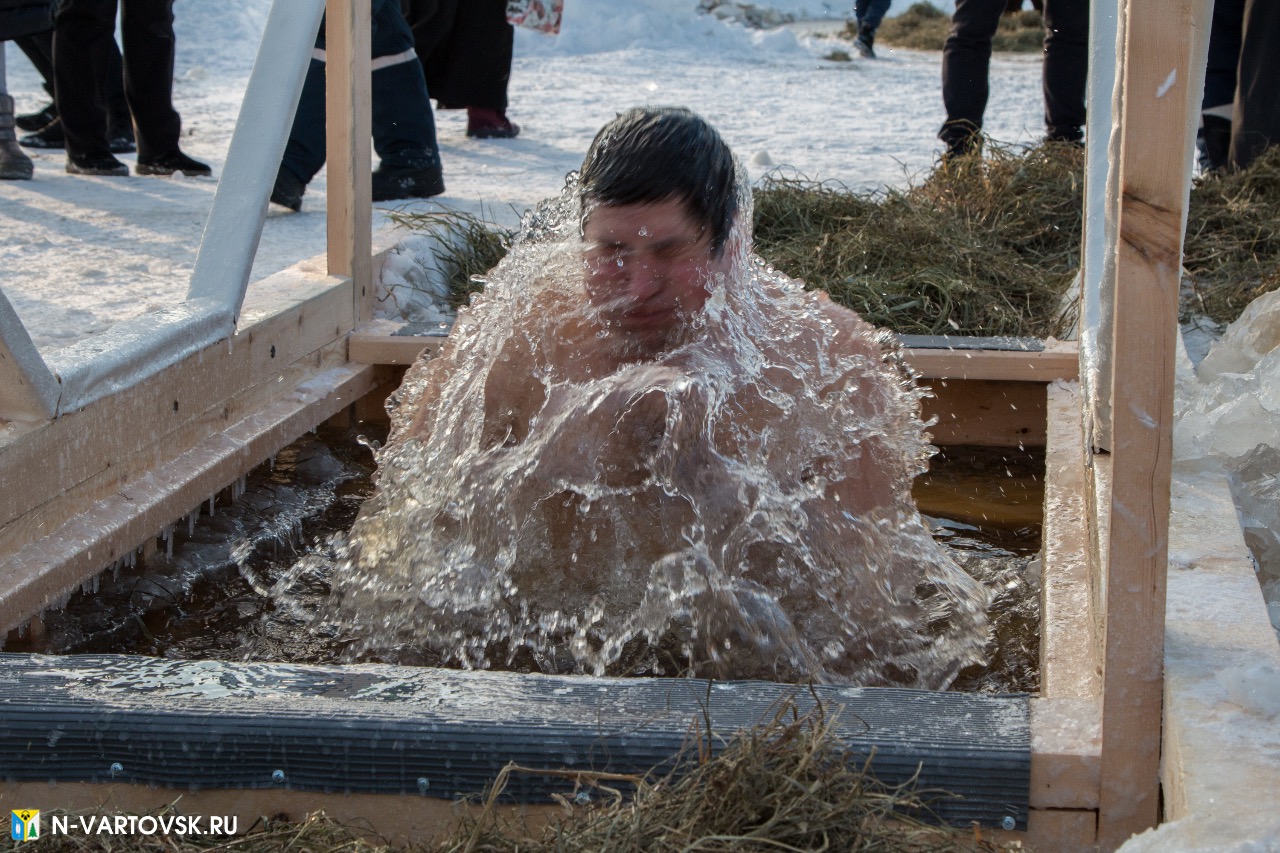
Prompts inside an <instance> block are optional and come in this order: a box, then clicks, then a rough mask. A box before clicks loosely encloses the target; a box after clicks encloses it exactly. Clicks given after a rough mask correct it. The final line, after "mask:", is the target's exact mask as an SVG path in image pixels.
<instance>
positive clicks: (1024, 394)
mask: <svg viewBox="0 0 1280 853" xmlns="http://www.w3.org/2000/svg"><path fill="white" fill-rule="evenodd" d="M925 384H927V385H928V387H929V388H930V390H931V391H932V392H933V396H932V397H927V398H925V399H924V400H923V401H922V405H921V409H922V414H923V416H924V418H925V421H926V422H927V421H929V420H931V419H936V422H935V423H934V425H933V426H931V427H930V428H929V433H930V434H931V435H932V436H933V442H934V444H980V445H986V446H989V447H1043V446H1044V441H1045V416H1046V413H1045V385H1044V383H1043V382H1002V381H998V380H992V379H937V380H930V381H926V383H925Z"/></svg>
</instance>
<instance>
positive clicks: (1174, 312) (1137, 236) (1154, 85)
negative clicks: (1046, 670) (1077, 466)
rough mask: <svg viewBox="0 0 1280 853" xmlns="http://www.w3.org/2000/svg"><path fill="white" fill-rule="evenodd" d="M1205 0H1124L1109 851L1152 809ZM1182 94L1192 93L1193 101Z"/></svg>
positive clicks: (1107, 740)
mask: <svg viewBox="0 0 1280 853" xmlns="http://www.w3.org/2000/svg"><path fill="white" fill-rule="evenodd" d="M1206 6H1207V3H1206V2H1205V0H1127V3H1126V4H1125V8H1124V13H1123V14H1124V20H1123V23H1122V26H1121V31H1122V32H1123V34H1124V42H1125V44H1124V50H1123V57H1124V59H1123V68H1122V72H1121V75H1122V76H1121V79H1122V83H1121V85H1122V86H1123V97H1122V98H1121V99H1120V100H1121V104H1122V108H1121V109H1122V112H1121V116H1120V148H1119V153H1120V166H1119V170H1120V171H1119V181H1118V186H1119V192H1120V199H1119V207H1118V213H1117V222H1116V234H1117V239H1116V242H1115V255H1114V257H1115V270H1116V272H1115V282H1116V286H1115V293H1114V297H1113V298H1114V313H1113V338H1112V352H1111V388H1112V394H1111V432H1112V444H1111V447H1112V488H1111V496H1110V504H1109V506H1106V507H1100V508H1099V511H1100V512H1105V514H1106V516H1107V519H1108V530H1109V535H1108V537H1107V548H1106V552H1105V554H1104V557H1105V570H1106V587H1105V599H1104V600H1105V604H1106V623H1105V635H1104V636H1105V639H1104V650H1103V652H1104V659H1103V660H1104V662H1103V700H1102V701H1103V704H1102V790H1101V792H1100V799H1099V826H1098V838H1099V843H1100V845H1101V847H1102V848H1103V849H1112V848H1114V847H1116V846H1118V845H1119V844H1120V843H1122V842H1123V841H1124V840H1125V839H1126V838H1128V837H1129V836H1130V835H1132V834H1133V833H1135V832H1140V831H1142V830H1144V829H1147V828H1148V827H1151V826H1154V825H1155V823H1156V822H1157V820H1158V819H1159V813H1158V806H1159V770H1160V734H1161V701H1162V694H1163V676H1164V616H1165V573H1166V568H1167V561H1168V528H1169V489H1170V475H1171V462H1172V444H1173V440H1172V432H1173V430H1172V426H1173V376H1174V364H1175V355H1176V347H1177V339H1176V336H1177V334H1178V289H1179V281H1180V271H1181V260H1182V232H1183V228H1184V223H1185V221H1186V206H1187V198H1188V192H1189V186H1190V184H1189V177H1190V167H1191V152H1192V144H1191V142H1192V136H1193V134H1194V126H1195V125H1194V122H1193V120H1192V119H1193V116H1194V114H1195V112H1196V111H1198V108H1199V93H1200V92H1201V90H1202V84H1203V76H1204V63H1203V59H1202V58H1201V57H1202V51H1201V50H1200V48H1201V47H1202V45H1203V43H1204V42H1203V36H1202V35H1199V34H1197V32H1196V28H1197V27H1201V28H1204V29H1207V20H1208V15H1207V10H1206V8H1205V7H1206ZM1193 101H1194V102H1195V103H1193Z"/></svg>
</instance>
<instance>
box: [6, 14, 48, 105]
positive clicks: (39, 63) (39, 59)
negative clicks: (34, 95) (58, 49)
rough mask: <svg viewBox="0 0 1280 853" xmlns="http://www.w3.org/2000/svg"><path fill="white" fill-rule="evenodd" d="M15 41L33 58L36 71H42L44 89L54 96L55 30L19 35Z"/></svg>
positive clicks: (29, 57) (32, 62) (30, 58)
mask: <svg viewBox="0 0 1280 853" xmlns="http://www.w3.org/2000/svg"><path fill="white" fill-rule="evenodd" d="M13 41H14V43H15V44H17V45H18V47H19V48H20V49H21V50H22V52H23V53H25V54H26V55H27V59H29V60H31V64H32V66H34V67H35V69H36V71H38V72H40V78H41V79H42V80H44V90H45V91H46V92H48V93H49V97H53V30H45V31H44V32H42V33H35V34H34V35H29V36H19V37H18V38H16V39H14V40H13Z"/></svg>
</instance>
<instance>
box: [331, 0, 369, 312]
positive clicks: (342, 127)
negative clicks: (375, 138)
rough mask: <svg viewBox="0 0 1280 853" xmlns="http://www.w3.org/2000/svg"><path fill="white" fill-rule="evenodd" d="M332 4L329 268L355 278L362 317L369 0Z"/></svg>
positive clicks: (366, 257)
mask: <svg viewBox="0 0 1280 853" xmlns="http://www.w3.org/2000/svg"><path fill="white" fill-rule="evenodd" d="M326 8H327V10H328V11H327V13H326V18H325V56H326V61H325V116H326V120H327V126H326V130H325V146H326V150H327V151H328V159H327V163H328V166H327V169H328V183H327V186H328V191H327V192H328V198H327V213H328V220H327V222H326V231H327V235H328V254H329V272H330V273H331V274H333V275H342V276H348V277H350V278H351V280H352V281H353V282H354V284H355V286H354V288H353V290H352V297H353V300H354V302H353V310H354V314H355V317H356V322H357V323H360V322H363V321H365V320H367V319H369V317H370V316H371V314H372V305H373V266H372V262H371V255H372V246H371V243H372V228H373V201H372V193H371V189H370V171H369V169H370V162H371V152H370V147H369V127H370V124H369V117H370V112H369V110H370V85H369V74H370V56H369V52H370V47H369V27H370V20H371V19H370V17H369V0H328V4H327V7H326Z"/></svg>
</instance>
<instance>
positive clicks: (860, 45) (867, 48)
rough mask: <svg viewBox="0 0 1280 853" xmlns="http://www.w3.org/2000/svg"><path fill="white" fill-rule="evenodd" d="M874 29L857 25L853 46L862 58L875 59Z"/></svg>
mask: <svg viewBox="0 0 1280 853" xmlns="http://www.w3.org/2000/svg"><path fill="white" fill-rule="evenodd" d="M875 43H876V31H875V30H873V29H871V28H870V27H859V28H858V37H857V38H856V39H854V40H853V47H854V49H855V50H857V51H858V55H859V56H861V57H862V58H863V59H875V58H876V52H875V49H874V45H875Z"/></svg>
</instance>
